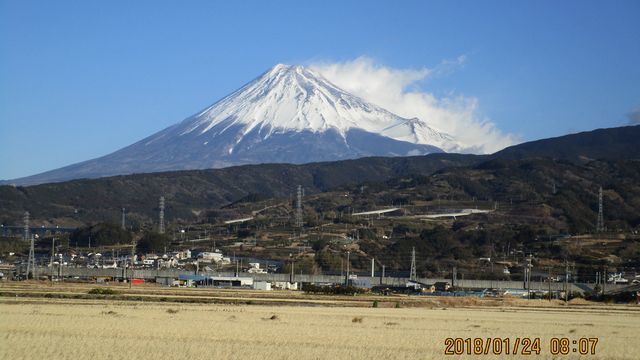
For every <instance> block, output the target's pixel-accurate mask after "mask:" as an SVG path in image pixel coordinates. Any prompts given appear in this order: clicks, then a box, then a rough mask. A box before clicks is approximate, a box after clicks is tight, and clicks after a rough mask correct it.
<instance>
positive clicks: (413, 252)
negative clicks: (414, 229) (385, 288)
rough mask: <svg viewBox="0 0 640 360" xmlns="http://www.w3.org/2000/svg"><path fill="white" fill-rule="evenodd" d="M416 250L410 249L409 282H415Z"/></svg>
mask: <svg viewBox="0 0 640 360" xmlns="http://www.w3.org/2000/svg"><path fill="white" fill-rule="evenodd" d="M416 278H417V276H416V248H415V247H413V248H411V272H410V274H409V280H413V281H416Z"/></svg>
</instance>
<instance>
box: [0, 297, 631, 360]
mask: <svg viewBox="0 0 640 360" xmlns="http://www.w3.org/2000/svg"><path fill="white" fill-rule="evenodd" d="M140 291H141V290H140ZM182 291H185V290H184V289H183V290H182ZM250 293H251V292H249V293H248V294H250ZM455 300H456V299H447V301H450V304H449V305H452V306H460V307H457V308H456V307H449V306H447V307H444V306H442V304H438V305H439V306H435V305H436V304H435V303H432V305H433V306H422V307H411V308H372V307H368V308H365V307H350V306H347V307H336V306H335V304H334V306H332V307H327V306H319V304H315V305H314V306H265V305H233V304H198V303H158V302H152V301H143V302H141V301H120V300H110V299H46V298H32V297H18V298H16V297H9V296H3V297H0V358H1V359H41V358H52V359H102V358H110V359H132V358H133V359H159V358H177V359H181V358H189V359H265V358H271V359H326V358H331V359H370V358H378V357H380V358H393V359H432V358H445V356H444V355H443V353H444V349H445V345H444V342H445V338H447V337H460V338H475V337H482V338H487V337H492V338H495V337H501V338H510V339H512V341H513V340H514V339H515V338H518V337H519V338H535V337H539V338H540V339H541V353H540V355H539V356H538V358H552V356H551V354H550V346H549V341H550V339H551V338H552V337H567V338H570V339H580V338H581V337H589V338H593V337H597V338H599V341H598V344H597V348H596V356H593V358H598V359H602V358H609V359H635V358H637V352H638V350H640V345H638V344H637V342H636V339H635V338H636V334H637V333H638V331H639V330H640V321H639V320H640V311H638V310H639V309H637V308H636V307H635V306H611V307H607V306H585V305H574V306H562V307H561V306H554V305H553V304H552V305H551V306H547V307H543V306H536V307H521V306H518V305H517V304H515V303H514V304H510V306H502V305H493V306H482V302H480V303H473V304H455ZM461 300H463V299H461ZM530 304H532V303H530ZM307 305H308V304H307ZM481 357H483V358H498V357H497V356H495V355H489V356H486V355H482V356H481ZM509 357H513V356H512V355H510V356H509ZM517 357H524V356H517ZM449 358H452V357H449ZM454 358H455V357H454ZM563 358H577V356H574V355H570V356H563Z"/></svg>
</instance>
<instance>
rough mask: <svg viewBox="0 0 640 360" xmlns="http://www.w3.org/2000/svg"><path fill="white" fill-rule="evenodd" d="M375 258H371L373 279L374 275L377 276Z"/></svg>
mask: <svg viewBox="0 0 640 360" xmlns="http://www.w3.org/2000/svg"><path fill="white" fill-rule="evenodd" d="M375 266H376V265H375V259H374V258H371V278H372V279H373V277H374V276H375V269H376V267H375Z"/></svg>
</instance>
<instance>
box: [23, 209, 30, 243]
mask: <svg viewBox="0 0 640 360" xmlns="http://www.w3.org/2000/svg"><path fill="white" fill-rule="evenodd" d="M22 219H23V220H24V241H29V212H28V211H25V212H24V217H23V218H22Z"/></svg>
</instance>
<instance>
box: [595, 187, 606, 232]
mask: <svg viewBox="0 0 640 360" xmlns="http://www.w3.org/2000/svg"><path fill="white" fill-rule="evenodd" d="M596 231H597V232H603V231H604V215H603V209H602V186H600V190H599V191H598V223H597V224H596Z"/></svg>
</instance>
